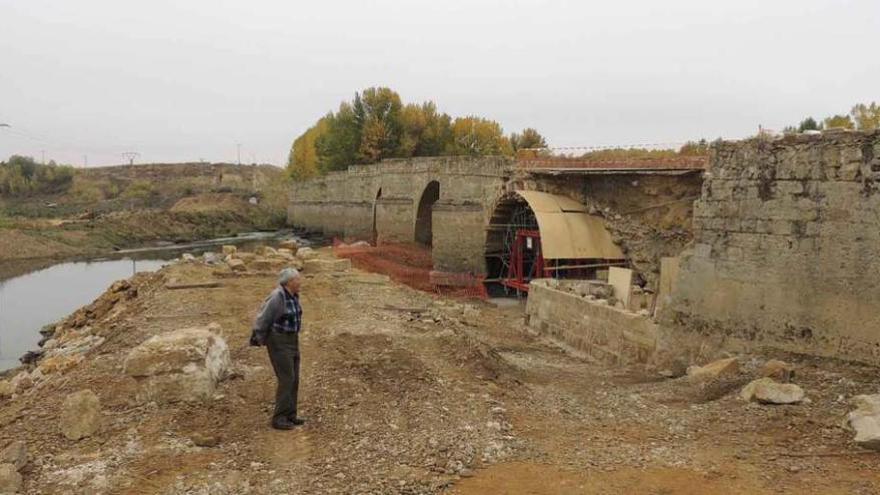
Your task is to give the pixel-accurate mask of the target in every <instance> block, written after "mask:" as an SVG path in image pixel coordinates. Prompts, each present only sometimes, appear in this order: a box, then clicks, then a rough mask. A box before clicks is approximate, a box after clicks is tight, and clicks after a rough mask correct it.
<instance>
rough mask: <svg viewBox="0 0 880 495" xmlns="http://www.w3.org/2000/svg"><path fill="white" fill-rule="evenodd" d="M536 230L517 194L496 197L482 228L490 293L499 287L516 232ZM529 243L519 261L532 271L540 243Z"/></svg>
mask: <svg viewBox="0 0 880 495" xmlns="http://www.w3.org/2000/svg"><path fill="white" fill-rule="evenodd" d="M538 230H539V229H538V220H537V218H535V212H534V211H532V208H531V207H530V206H529V204H528V203H527V202H526V201H525V199H523V198H522V197H521V196H519V195H518V194H515V193H510V194H506V195H505V196H503V197H502V198H501V199H500V200H499V201H498V203H497V204H496V206H495V210H494V211H493V212H492V218H491V220H490V221H489V230H488V232H486V252H485V256H486V280H487V281H491V282H490V283H489V286H488V289H490V293H494V294H496V295H498V291H499V290H501V289H502V286H501V283H500V282H501V281H502V280H503V279H505V278H506V277H508V275H509V273H510V269H511V263H512V261H513V260H512V259H511V258H512V253H513V251H514V249H513V247H514V245H515V243H516V242H517V233H518V232H521V231H525V232H527V231H538ZM529 247H530V248H531V249H527V250H526V256H524V260H523V262H524V263H523V264H524V268H525V269H526V270H527V271H529V272H534V270H535V269H536V268H537V266H536V264H535V262H536V261H537V260H536V249H539V248H540V246H534V245H532V246H529Z"/></svg>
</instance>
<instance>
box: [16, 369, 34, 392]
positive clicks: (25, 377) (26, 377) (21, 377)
mask: <svg viewBox="0 0 880 495" xmlns="http://www.w3.org/2000/svg"><path fill="white" fill-rule="evenodd" d="M11 383H12V389H13V390H15V392H16V393H21V392H23V391H25V390H27V389H29V388H31V387H33V386H34V381H33V380H32V379H31V374H30V373H28V372H27V371H22V372H20V373H19V374H17V375H15V378H13V379H12V382H11Z"/></svg>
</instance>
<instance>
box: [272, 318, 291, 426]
mask: <svg viewBox="0 0 880 495" xmlns="http://www.w3.org/2000/svg"><path fill="white" fill-rule="evenodd" d="M266 347H267V348H268V350H269V360H270V361H271V362H272V368H273V369H274V370H275V377H276V378H278V389H277V390H276V391H275V412H274V413H273V414H272V421H278V420H282V419H285V418H286V419H294V418H296V399H297V394H298V392H299V335H297V334H295V333H279V332H276V331H275V330H270V331H269V335H268V336H267V338H266Z"/></svg>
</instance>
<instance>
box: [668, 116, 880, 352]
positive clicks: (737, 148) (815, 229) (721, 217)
mask: <svg viewBox="0 0 880 495" xmlns="http://www.w3.org/2000/svg"><path fill="white" fill-rule="evenodd" d="M694 228H695V245H694V248H693V251H692V253H690V254H689V255H688V256H685V257H684V258H683V260H682V266H681V272H680V276H679V279H678V281H677V287H676V290H675V292H674V294H673V298H672V304H671V305H670V307H669V310H668V311H667V312H666V313H665V314H664V315H663V318H664V320H665V322H666V323H667V324H668V325H669V328H670V332H669V335H668V338H669V340H670V341H675V340H676V339H678V340H679V341H681V342H699V341H700V340H699V339H697V340H695V339H694V337H695V335H700V336H702V337H704V338H705V339H708V340H709V341H711V342H713V343H714V344H717V345H725V346H764V345H767V346H772V347H775V348H781V349H785V350H790V351H795V352H805V353H813V354H818V355H825V356H834V357H840V358H845V359H853V360H859V361H864V362H869V363H874V364H880V132H877V131H875V132H870V133H858V132H831V133H829V132H826V133H824V134H822V135H819V136H808V135H797V136H789V137H786V138H783V139H779V140H774V141H766V140H758V139H754V140H748V141H742V142H725V143H720V144H718V145H716V146H715V147H714V149H713V150H712V158H711V164H710V169H709V172H708V177H707V179H706V180H705V182H704V184H703V190H702V197H701V198H700V200H699V201H698V202H697V203H696V205H695V218H694ZM705 339H703V340H702V342H703V343H704V344H705V343H706V340H705ZM671 345H673V346H675V345H677V344H675V343H673V344H671Z"/></svg>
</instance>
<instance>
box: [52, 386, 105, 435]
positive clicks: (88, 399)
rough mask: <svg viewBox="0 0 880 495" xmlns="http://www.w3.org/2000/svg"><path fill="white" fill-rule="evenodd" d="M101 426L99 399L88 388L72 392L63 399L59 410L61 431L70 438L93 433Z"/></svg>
mask: <svg viewBox="0 0 880 495" xmlns="http://www.w3.org/2000/svg"><path fill="white" fill-rule="evenodd" d="M100 426H101V401H100V400H98V396H97V395H95V393H94V392H92V391H91V390H89V389H85V390H80V391H79V392H74V393H72V394H70V395H68V396H67V398H65V399H64V406H63V408H62V410H61V433H63V434H64V436H65V437H67V438H68V439H70V440H79V439H81V438H85V437H88V436H91V435H94V434H95V432H96V431H98V428H100Z"/></svg>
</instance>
